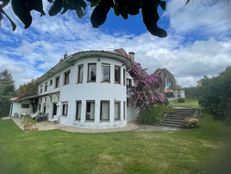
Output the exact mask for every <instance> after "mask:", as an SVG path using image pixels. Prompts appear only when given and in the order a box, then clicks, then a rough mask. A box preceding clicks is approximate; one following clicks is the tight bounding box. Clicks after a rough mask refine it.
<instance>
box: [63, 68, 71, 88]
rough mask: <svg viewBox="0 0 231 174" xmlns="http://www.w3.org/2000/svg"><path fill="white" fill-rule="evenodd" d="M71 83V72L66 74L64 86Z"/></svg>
mask: <svg viewBox="0 0 231 174" xmlns="http://www.w3.org/2000/svg"><path fill="white" fill-rule="evenodd" d="M69 83H70V71H67V72H65V73H64V79H63V85H67V84H69Z"/></svg>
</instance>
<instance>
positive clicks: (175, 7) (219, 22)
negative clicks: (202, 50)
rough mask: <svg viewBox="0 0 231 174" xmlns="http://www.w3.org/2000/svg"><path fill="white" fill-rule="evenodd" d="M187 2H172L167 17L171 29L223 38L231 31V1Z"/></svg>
mask: <svg viewBox="0 0 231 174" xmlns="http://www.w3.org/2000/svg"><path fill="white" fill-rule="evenodd" d="M185 2H186V0H177V1H170V2H169V3H168V6H167V13H166V15H169V16H170V24H171V27H172V28H173V29H174V30H176V31H177V32H178V33H179V32H182V33H189V32H193V31H196V32H197V34H200V35H214V34H216V37H222V36H225V35H226V34H229V33H230V31H231V19H230V11H231V2H230V0H191V1H190V2H189V3H188V5H186V6H184V5H185Z"/></svg>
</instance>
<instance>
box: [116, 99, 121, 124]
mask: <svg viewBox="0 0 231 174" xmlns="http://www.w3.org/2000/svg"><path fill="white" fill-rule="evenodd" d="M115 120H120V101H116V102H115Z"/></svg>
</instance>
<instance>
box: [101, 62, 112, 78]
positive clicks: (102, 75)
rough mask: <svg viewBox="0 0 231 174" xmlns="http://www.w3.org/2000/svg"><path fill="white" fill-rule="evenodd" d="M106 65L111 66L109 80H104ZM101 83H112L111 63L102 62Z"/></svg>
mask: <svg viewBox="0 0 231 174" xmlns="http://www.w3.org/2000/svg"><path fill="white" fill-rule="evenodd" d="M104 67H107V68H108V67H109V80H104ZM101 83H111V65H110V64H109V63H102V64H101Z"/></svg>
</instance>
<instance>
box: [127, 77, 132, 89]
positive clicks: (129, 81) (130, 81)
mask: <svg viewBox="0 0 231 174" xmlns="http://www.w3.org/2000/svg"><path fill="white" fill-rule="evenodd" d="M127 87H128V88H131V87H132V79H127Z"/></svg>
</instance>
